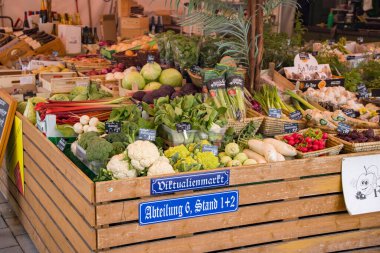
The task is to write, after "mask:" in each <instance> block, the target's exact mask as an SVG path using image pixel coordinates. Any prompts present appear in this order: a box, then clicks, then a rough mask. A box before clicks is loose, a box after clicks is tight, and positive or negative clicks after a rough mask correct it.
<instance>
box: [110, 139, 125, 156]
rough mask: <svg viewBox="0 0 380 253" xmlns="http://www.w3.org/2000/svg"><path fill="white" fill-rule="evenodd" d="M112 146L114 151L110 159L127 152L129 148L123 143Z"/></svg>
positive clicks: (114, 143)
mask: <svg viewBox="0 0 380 253" xmlns="http://www.w3.org/2000/svg"><path fill="white" fill-rule="evenodd" d="M112 146H113V150H112V152H111V154H110V158H111V157H112V156H114V155H118V154H121V153H123V152H124V151H125V149H126V148H127V146H126V145H124V143H122V142H119V141H117V142H112Z"/></svg>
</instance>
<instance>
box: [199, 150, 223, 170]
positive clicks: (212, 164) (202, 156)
mask: <svg viewBox="0 0 380 253" xmlns="http://www.w3.org/2000/svg"><path fill="white" fill-rule="evenodd" d="M195 159H196V160H197V162H198V163H200V164H201V165H202V168H203V169H204V170H208V169H216V168H218V167H219V165H220V164H219V158H218V157H216V156H215V155H214V154H213V153H212V152H199V153H198V154H196V156H195Z"/></svg>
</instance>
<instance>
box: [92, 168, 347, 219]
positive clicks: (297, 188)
mask: <svg viewBox="0 0 380 253" xmlns="http://www.w3.org/2000/svg"><path fill="white" fill-rule="evenodd" d="M340 182H341V177H340V175H333V176H324V177H316V178H307V179H302V180H294V181H286V182H284V181H282V182H276V183H268V184H256V185H248V186H241V187H231V188H229V190H239V196H240V197H239V198H240V199H239V204H240V205H247V204H255V203H260V202H268V201H275V200H283V199H284V200H285V199H290V198H296V197H304V196H314V195H319V194H328V193H337V192H341V191H342V186H341V183H340ZM211 192H215V190H207V191H202V194H204V193H211ZM191 195H193V193H191V194H183V195H182V196H191ZM166 198H168V196H167V195H166V196H161V197H149V198H144V199H138V200H130V201H122V202H114V203H108V204H104V205H98V206H97V207H96V220H97V224H98V225H107V224H112V223H120V222H125V221H135V220H137V219H138V206H139V204H140V203H141V202H146V201H152V200H159V199H166Z"/></svg>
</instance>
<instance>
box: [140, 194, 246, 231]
mask: <svg viewBox="0 0 380 253" xmlns="http://www.w3.org/2000/svg"><path fill="white" fill-rule="evenodd" d="M238 208H239V192H238V191H225V192H216V193H211V194H204V195H196V196H190V197H183V198H172V199H165V200H157V201H150V202H143V203H140V205H139V224H140V225H141V226H143V225H149V224H155V223H161V222H167V221H174V220H182V219H189V218H195V217H201V216H207V215H214V214H221V213H229V212H235V211H237V210H238Z"/></svg>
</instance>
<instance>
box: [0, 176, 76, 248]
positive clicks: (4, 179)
mask: <svg viewBox="0 0 380 253" xmlns="http://www.w3.org/2000/svg"><path fill="white" fill-rule="evenodd" d="M2 170H4V169H2ZM0 177H1V179H0V187H1V191H2V192H3V193H4V192H7V191H8V192H9V194H8V200H9V203H11V204H12V208H13V210H14V211H16V213H17V210H18V208H19V209H21V210H20V212H19V214H20V215H19V218H20V222H21V223H22V224H23V225H24V226H25V229H26V228H27V227H28V222H30V223H31V224H32V227H33V229H35V230H36V231H38V234H39V237H40V238H41V239H42V240H43V241H44V244H40V243H38V240H34V238H32V239H33V242H34V243H35V244H36V246H37V245H38V246H39V247H40V248H42V249H43V248H44V247H45V246H46V248H47V251H48V252H61V248H65V245H64V242H63V241H61V242H62V243H63V245H62V244H60V245H58V244H59V242H57V241H56V237H57V236H54V237H52V235H51V232H54V231H58V232H59V230H58V229H57V227H55V224H54V222H52V221H51V220H50V218H49V217H48V216H47V215H46V213H44V212H38V211H39V210H36V209H35V208H34V206H32V205H30V204H29V203H28V202H27V201H26V198H27V197H24V196H22V195H21V194H20V193H19V192H18V189H17V187H16V186H15V185H14V183H13V182H11V179H10V178H8V176H7V175H6V172H1V176H0ZM16 199H17V201H16ZM51 224H53V225H54V228H53V227H52V226H51ZM29 230H30V229H29ZM28 233H29V231H28ZM62 238H63V240H65V239H64V237H62ZM70 249H71V248H70V247H68V248H67V250H70Z"/></svg>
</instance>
